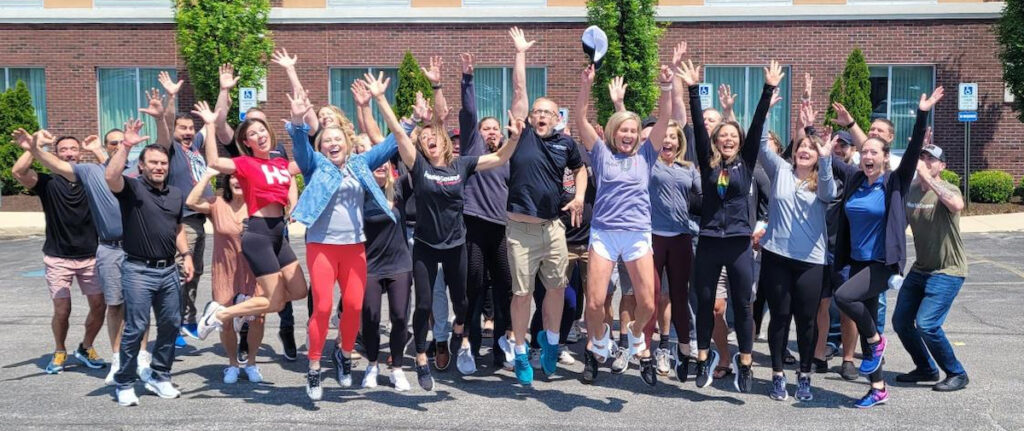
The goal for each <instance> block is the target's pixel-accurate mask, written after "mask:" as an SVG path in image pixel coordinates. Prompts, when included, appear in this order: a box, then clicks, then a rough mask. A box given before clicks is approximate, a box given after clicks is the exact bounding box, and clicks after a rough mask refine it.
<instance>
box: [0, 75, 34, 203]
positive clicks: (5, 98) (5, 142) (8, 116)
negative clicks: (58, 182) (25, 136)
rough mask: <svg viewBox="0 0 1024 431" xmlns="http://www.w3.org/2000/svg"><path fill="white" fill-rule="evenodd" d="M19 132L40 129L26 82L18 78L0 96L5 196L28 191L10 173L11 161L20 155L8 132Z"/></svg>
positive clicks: (1, 172)
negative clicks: (20, 130) (12, 85)
mask: <svg viewBox="0 0 1024 431" xmlns="http://www.w3.org/2000/svg"><path fill="white" fill-rule="evenodd" d="M18 129H25V130H26V131H28V132H29V133H35V132H36V131H37V130H39V120H38V119H36V110H35V108H34V107H33V106H32V94H31V93H30V92H29V91H28V86H27V85H25V82H24V81H22V80H20V79H19V80H18V82H17V84H15V85H14V87H12V88H9V89H7V91H5V92H3V93H0V182H2V184H3V187H2V193H3V194H5V195H10V194H18V193H25V192H27V190H25V188H24V187H22V186H21V184H19V183H18V181H17V180H15V179H14V174H12V173H11V168H12V167H14V162H15V161H17V160H18V157H21V153H22V152H23V150H22V149H21V147H19V146H18V145H17V144H15V143H14V140H13V139H12V138H11V133H13V132H14V131H15V130H18ZM32 167H33V169H36V170H37V171H40V172H41V171H43V167H42V166H41V165H40V164H39V163H38V162H35V163H33V164H32Z"/></svg>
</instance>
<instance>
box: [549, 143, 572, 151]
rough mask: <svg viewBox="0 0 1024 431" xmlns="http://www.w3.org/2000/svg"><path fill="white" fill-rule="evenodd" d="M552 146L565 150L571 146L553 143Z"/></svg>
mask: <svg viewBox="0 0 1024 431" xmlns="http://www.w3.org/2000/svg"><path fill="white" fill-rule="evenodd" d="M551 148H554V149H556V150H558V151H565V150H568V149H569V147H566V146H565V145H562V144H551Z"/></svg>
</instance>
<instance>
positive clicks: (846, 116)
mask: <svg viewBox="0 0 1024 431" xmlns="http://www.w3.org/2000/svg"><path fill="white" fill-rule="evenodd" d="M832 110H833V111H836V123H837V124H839V125H840V126H843V127H846V126H847V125H851V127H852V125H853V123H854V121H853V115H850V111H848V110H846V107H845V106H843V104H842V103H839V102H832Z"/></svg>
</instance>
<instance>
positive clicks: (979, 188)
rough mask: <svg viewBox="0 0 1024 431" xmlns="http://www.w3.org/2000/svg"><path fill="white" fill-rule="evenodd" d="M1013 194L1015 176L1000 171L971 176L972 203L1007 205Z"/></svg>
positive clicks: (982, 172) (978, 173)
mask: <svg viewBox="0 0 1024 431" xmlns="http://www.w3.org/2000/svg"><path fill="white" fill-rule="evenodd" d="M1011 194H1013V176H1012V175H1010V174H1008V173H1006V172H1003V171H999V170H987V171H978V172H975V173H973V174H971V201H973V202H985V203H1006V202H1009V201H1010V195H1011Z"/></svg>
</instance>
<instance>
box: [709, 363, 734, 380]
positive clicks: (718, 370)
mask: <svg viewBox="0 0 1024 431" xmlns="http://www.w3.org/2000/svg"><path fill="white" fill-rule="evenodd" d="M730 374H732V367H724V366H717V367H715V372H714V374H713V377H714V379H715V380H718V379H723V378H725V377H726V376H728V375H730Z"/></svg>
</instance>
